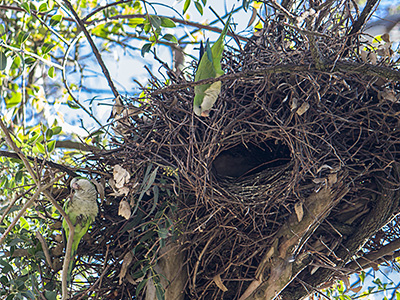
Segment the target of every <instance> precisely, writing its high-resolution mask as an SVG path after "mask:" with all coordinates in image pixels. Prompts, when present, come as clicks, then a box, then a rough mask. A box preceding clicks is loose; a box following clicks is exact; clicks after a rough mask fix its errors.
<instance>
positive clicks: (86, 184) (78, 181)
mask: <svg viewBox="0 0 400 300" xmlns="http://www.w3.org/2000/svg"><path fill="white" fill-rule="evenodd" d="M92 187H93V184H92V183H91V182H90V181H89V180H87V179H85V178H73V179H72V180H71V189H73V190H74V191H75V192H80V191H87V190H89V189H91V188H92Z"/></svg>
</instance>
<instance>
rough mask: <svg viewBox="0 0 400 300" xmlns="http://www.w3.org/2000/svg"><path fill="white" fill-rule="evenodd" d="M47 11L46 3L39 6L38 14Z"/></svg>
mask: <svg viewBox="0 0 400 300" xmlns="http://www.w3.org/2000/svg"><path fill="white" fill-rule="evenodd" d="M47 10H48V7H47V3H42V4H40V6H39V12H44V11H47Z"/></svg>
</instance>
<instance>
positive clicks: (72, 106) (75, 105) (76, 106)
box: [67, 100, 81, 109]
mask: <svg viewBox="0 0 400 300" xmlns="http://www.w3.org/2000/svg"><path fill="white" fill-rule="evenodd" d="M67 105H68V106H69V107H70V108H72V109H79V108H81V107H80V106H79V105H78V104H76V103H75V102H73V101H71V100H68V101H67Z"/></svg>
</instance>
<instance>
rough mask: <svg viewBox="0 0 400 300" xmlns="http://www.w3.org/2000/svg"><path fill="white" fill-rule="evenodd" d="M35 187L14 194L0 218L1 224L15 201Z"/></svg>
mask: <svg viewBox="0 0 400 300" xmlns="http://www.w3.org/2000/svg"><path fill="white" fill-rule="evenodd" d="M15 155H16V153H15ZM33 189H34V187H31V188H30V189H29V190H27V191H24V192H23V193H20V194H17V195H14V198H13V199H12V200H11V202H10V204H9V205H8V207H7V208H6V210H5V211H4V213H3V215H2V216H1V218H0V224H3V221H4V219H5V217H6V216H7V214H8V212H9V211H10V210H11V208H13V207H14V204H15V202H17V200H18V199H20V198H21V197H22V196H24V195H26V194H28V193H30V191H32V190H33Z"/></svg>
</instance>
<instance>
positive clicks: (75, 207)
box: [62, 177, 99, 282]
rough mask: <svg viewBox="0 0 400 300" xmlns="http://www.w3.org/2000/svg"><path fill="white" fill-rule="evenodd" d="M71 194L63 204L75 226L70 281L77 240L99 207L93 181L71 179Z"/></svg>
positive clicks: (66, 229)
mask: <svg viewBox="0 0 400 300" xmlns="http://www.w3.org/2000/svg"><path fill="white" fill-rule="evenodd" d="M70 186H71V189H72V192H73V195H72V196H71V197H70V198H69V200H67V201H66V202H65V204H64V211H65V213H66V214H67V215H68V217H69V219H70V220H71V222H72V225H73V226H74V227H75V232H74V240H73V243H72V251H71V261H70V263H69V266H68V273H67V281H68V282H70V281H71V272H72V267H73V265H74V259H75V254H76V251H77V249H78V245H79V242H80V241H81V239H82V237H83V236H84V235H85V233H86V232H87V231H88V229H89V226H90V225H91V224H92V223H93V221H94V219H95V218H96V216H97V214H98V212H99V209H98V207H97V190H96V187H95V185H94V184H93V183H91V182H90V181H89V180H87V179H86V178H83V177H76V178H73V179H72V180H71V185H70ZM62 227H63V229H64V231H65V235H66V238H67V239H68V236H69V227H68V224H67V222H66V221H65V220H63V222H62Z"/></svg>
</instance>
